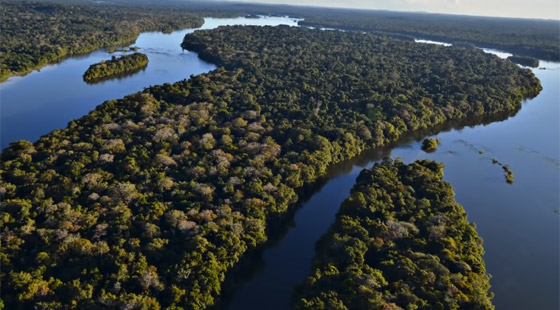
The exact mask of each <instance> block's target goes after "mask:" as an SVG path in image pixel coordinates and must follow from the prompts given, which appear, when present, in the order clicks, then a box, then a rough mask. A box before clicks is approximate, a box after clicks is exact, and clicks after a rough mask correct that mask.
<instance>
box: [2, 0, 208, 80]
mask: <svg viewBox="0 0 560 310" xmlns="http://www.w3.org/2000/svg"><path fill="white" fill-rule="evenodd" d="M203 22H204V20H203V19H202V18H200V17H198V16H195V15H193V14H189V12H188V11H186V10H185V9H177V8H174V9H170V8H167V9H166V8H157V9H155V8H143V7H132V6H127V7H124V6H117V5H106V4H102V3H101V4H91V3H90V4H85V3H80V4H73V3H70V4H56V3H49V2H32V1H15V0H3V1H1V2H0V29H2V34H1V38H2V44H0V59H2V61H0V82H2V81H3V80H6V79H7V78H8V77H9V76H11V75H20V74H25V73H28V72H30V71H32V70H35V69H39V68H41V67H43V66H45V65H46V64H49V63H52V62H56V61H59V60H62V59H63V58H65V57H68V56H71V55H77V54H83V53H88V52H91V51H93V50H95V49H98V48H102V47H110V46H115V45H126V44H130V43H133V42H134V40H136V38H137V36H138V34H140V32H143V31H149V30H154V31H155V30H159V31H169V29H178V28H187V27H200V26H201V25H202V24H203Z"/></svg>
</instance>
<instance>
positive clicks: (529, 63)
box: [507, 55, 539, 68]
mask: <svg viewBox="0 0 560 310" xmlns="http://www.w3.org/2000/svg"><path fill="white" fill-rule="evenodd" d="M507 59H508V60H509V61H511V62H513V63H516V64H520V65H522V66H526V67H531V68H537V67H538V66H539V60H538V59H536V58H533V57H527V56H516V55H514V56H509V57H508V58H507Z"/></svg>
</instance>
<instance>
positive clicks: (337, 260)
mask: <svg viewBox="0 0 560 310" xmlns="http://www.w3.org/2000/svg"><path fill="white" fill-rule="evenodd" d="M442 178H443V165H441V164H439V163H437V162H434V161H428V160H420V161H416V162H414V163H411V164H408V165H406V164H403V163H402V161H400V160H395V161H392V160H386V161H384V162H382V163H379V164H376V165H375V166H374V167H373V168H371V169H364V170H363V171H362V172H361V173H360V175H359V176H358V179H357V181H356V184H355V185H354V188H353V189H352V192H351V194H350V197H348V198H347V199H346V201H344V202H343V204H342V206H341V209H340V211H339V212H338V214H337V216H336V220H335V223H334V224H333V225H332V226H331V228H330V229H329V231H328V232H327V233H326V234H325V235H324V236H323V237H322V238H321V240H320V241H319V243H318V246H317V252H316V256H315V258H314V262H313V266H314V267H313V269H314V271H313V273H312V274H311V275H310V276H309V277H308V278H307V280H306V281H305V283H304V284H303V285H301V286H300V287H299V288H298V289H297V293H296V294H295V298H294V299H295V300H294V307H293V308H294V309H295V310H307V309H309V310H327V309H328V310H363V309H395V310H396V309H418V310H443V309H488V310H491V309H494V307H493V305H492V302H491V298H492V293H489V288H490V281H489V276H488V275H487V274H486V270H485V266H484V261H483V259H482V254H483V248H482V240H481V239H480V238H479V237H478V235H477V233H476V230H475V227H474V224H470V223H469V222H468V221H467V215H466V213H465V210H464V209H463V207H461V206H460V205H459V204H458V203H457V202H456V201H455V193H454V191H453V187H452V186H451V185H450V184H449V183H447V182H444V181H443V180H442Z"/></svg>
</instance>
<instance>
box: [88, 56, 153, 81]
mask: <svg viewBox="0 0 560 310" xmlns="http://www.w3.org/2000/svg"><path fill="white" fill-rule="evenodd" d="M147 65H148V56H146V54H142V53H134V54H130V55H123V56H121V57H115V56H113V57H112V58H111V60H103V61H101V62H100V63H96V64H93V65H91V66H89V68H88V69H87V70H86V72H85V73H84V76H83V78H84V81H86V82H88V83H95V82H98V81H101V80H105V79H110V78H112V77H116V76H121V75H124V74H129V73H133V72H136V71H139V70H142V69H143V68H145V67H146V66H147Z"/></svg>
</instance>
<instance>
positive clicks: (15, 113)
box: [0, 17, 560, 310]
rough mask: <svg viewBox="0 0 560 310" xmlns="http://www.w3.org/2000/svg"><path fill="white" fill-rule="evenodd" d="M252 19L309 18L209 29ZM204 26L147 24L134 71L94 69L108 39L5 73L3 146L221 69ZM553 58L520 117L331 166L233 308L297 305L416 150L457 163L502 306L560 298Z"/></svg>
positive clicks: (454, 179) (216, 22)
mask: <svg viewBox="0 0 560 310" xmlns="http://www.w3.org/2000/svg"><path fill="white" fill-rule="evenodd" d="M243 24H252V25H279V24H286V25H291V26H296V25H297V20H294V19H290V18H280V17H266V18H260V19H246V18H235V19H214V18H207V19H206V22H205V24H204V26H203V27H202V29H211V28H215V27H218V26H221V25H243ZM193 31H195V29H184V30H180V31H175V32H173V33H172V34H162V33H159V32H148V33H142V34H141V35H140V36H139V38H138V40H137V41H136V43H134V44H132V46H138V47H139V48H140V51H141V52H143V53H146V54H147V55H148V57H149V59H150V63H149V65H148V67H147V68H146V69H145V70H144V71H142V72H140V73H137V74H135V75H131V76H128V77H124V78H122V79H117V80H110V81H106V82H103V83H100V84H95V85H88V84H86V83H85V82H83V81H82V74H83V72H84V71H85V70H86V69H87V67H88V66H89V65H90V64H92V63H95V62H98V61H100V60H102V59H108V58H110V54H108V53H107V52H106V51H105V50H97V51H95V52H93V53H91V54H88V55H85V56H79V57H72V58H68V59H66V60H64V61H62V62H60V63H58V64H54V65H49V66H47V67H45V68H43V69H41V71H40V72H33V73H30V74H28V75H26V76H24V77H12V78H10V79H9V80H8V81H6V82H4V83H1V84H0V103H1V116H0V131H1V133H0V139H1V141H0V142H1V143H0V144H1V148H5V147H6V146H7V145H8V144H9V143H10V142H12V141H15V140H18V139H26V140H31V141H34V140H36V139H37V138H39V137H40V136H41V135H43V134H46V133H48V132H49V131H51V130H53V129H56V128H63V127H65V126H66V124H67V122H69V121H70V120H72V119H75V118H78V117H81V116H83V115H85V114H86V113H88V112H89V111H90V110H92V109H94V108H95V106H97V105H98V104H100V103H101V102H103V101H104V100H108V99H113V98H120V97H123V96H125V95H127V94H130V93H134V92H136V91H140V90H142V89H143V88H145V87H148V86H150V85H155V84H163V83H172V82H175V81H179V80H182V79H184V78H188V77H189V76H190V75H196V74H200V73H204V72H208V71H211V70H213V69H215V66H214V65H213V64H210V63H207V62H204V61H202V60H200V59H199V58H198V56H197V54H196V53H193V52H189V51H183V50H182V49H181V47H180V43H181V41H182V39H183V37H184V35H185V34H188V33H190V32H193ZM426 43H434V42H426ZM488 52H493V53H496V51H488ZM504 55H505V54H500V55H499V56H501V57H503V56H504ZM541 68H545V69H546V70H544V69H534V72H535V74H536V75H537V77H538V78H539V79H540V80H541V83H542V85H543V91H542V92H541V94H540V95H539V96H538V97H536V98H534V99H532V100H528V101H527V102H525V103H524V105H523V108H522V109H521V111H520V112H519V113H517V115H515V116H514V117H510V118H509V119H507V120H505V121H501V122H495V123H491V124H489V125H479V126H474V127H466V128H462V129H453V130H450V131H447V132H442V133H439V134H438V135H437V137H439V138H440V140H441V146H440V148H439V149H438V151H436V152H435V153H432V154H426V153H424V152H422V151H421V150H420V142H419V140H414V139H413V140H411V141H408V142H403V143H401V144H400V145H399V146H397V147H395V148H393V149H392V150H377V151H373V152H367V153H365V154H363V155H362V156H360V157H359V158H356V159H353V160H351V161H347V162H344V163H341V164H338V165H335V166H333V167H331V168H330V169H329V173H328V175H327V176H326V177H325V179H324V181H323V182H322V184H320V186H319V185H318V186H317V188H316V190H315V192H314V193H312V194H311V195H309V197H306V199H305V200H304V201H302V202H301V203H300V207H299V208H298V209H297V211H296V212H295V215H294V216H293V217H292V218H291V219H290V220H288V221H287V223H286V229H284V230H283V233H280V234H278V236H273V238H272V239H274V240H275V241H273V242H271V243H270V244H269V245H267V247H265V248H264V249H263V251H262V252H261V253H260V254H259V255H255V258H254V259H252V260H251V261H250V262H249V263H248V264H247V265H248V266H249V267H248V268H244V269H243V271H245V274H244V275H242V276H241V277H239V278H238V279H236V281H237V284H236V285H235V289H234V290H233V291H232V292H231V296H229V297H228V298H227V299H226V302H224V304H223V308H224V309H227V310H234V309H239V310H250V309H259V310H260V309H267V310H274V309H289V305H290V299H291V293H292V291H293V289H294V286H295V285H297V284H299V283H301V282H302V281H303V280H304V279H305V277H306V276H307V275H308V274H309V273H310V272H311V260H312V257H313V255H314V249H315V243H316V242H317V240H318V239H319V238H320V237H321V236H322V235H323V234H324V233H325V232H326V231H327V229H328V227H329V226H330V224H331V223H332V221H333V220H334V217H335V214H336V212H337V211H338V208H339V206H340V203H341V202H342V201H343V199H344V198H345V197H346V196H347V195H348V194H349V191H350V189H351V188H352V186H353V184H354V181H355V178H356V176H357V175H358V173H359V171H360V170H361V169H363V168H364V167H370V166H371V165H372V164H373V163H374V162H375V161H378V160H379V159H381V158H382V157H384V156H391V157H401V158H403V160H404V161H406V162H410V161H414V160H416V159H422V158H429V159H434V160H438V161H440V162H443V163H444V164H445V180H447V181H448V182H450V183H451V184H452V185H453V186H454V187H455V189H456V194H457V200H458V201H459V203H461V204H462V205H463V206H464V208H465V209H466V211H467V213H468V215H469V220H470V221H472V222H475V223H476V224H477V231H478V233H479V234H480V236H481V237H482V238H483V239H484V241H485V242H484V247H485V250H486V255H485V261H486V266H487V269H488V272H489V273H490V274H491V275H492V281H491V282H492V291H493V292H494V293H495V298H494V303H495V305H496V308H497V309H498V310H501V309H520V310H521V309H543V310H546V309H559V308H560V305H559V300H558V292H559V291H560V285H559V279H558V275H559V274H560V270H559V265H558V262H559V259H560V258H559V253H560V246H559V244H560V240H559V227H560V226H559V225H560V214H557V213H556V211H558V209H559V208H560V207H559V206H560V198H559V189H560V179H559V173H560V130H559V127H558V126H559V124H560V110H559V105H560V93H559V85H560V64H558V63H549V62H541ZM492 158H497V159H498V160H499V161H500V162H503V163H505V164H509V165H510V167H511V169H512V170H513V172H514V174H515V181H514V183H513V184H511V185H510V184H506V182H505V179H504V176H503V172H502V170H501V168H500V167H499V166H496V165H493V164H492ZM245 269H247V270H245Z"/></svg>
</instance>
